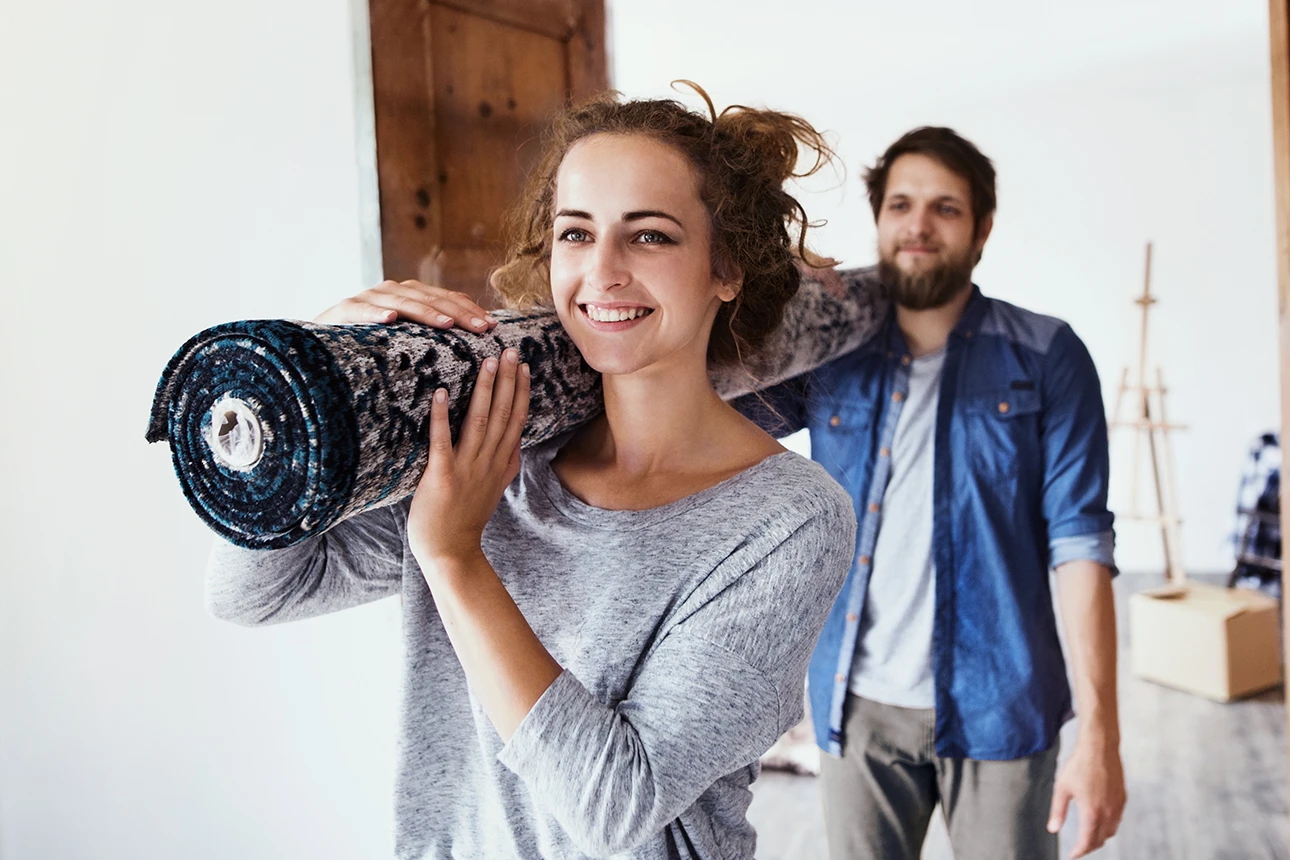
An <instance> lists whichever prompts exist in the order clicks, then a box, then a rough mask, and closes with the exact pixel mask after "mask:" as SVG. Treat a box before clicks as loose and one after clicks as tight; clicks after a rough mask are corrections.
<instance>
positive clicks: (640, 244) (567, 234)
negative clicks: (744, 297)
mask: <svg viewBox="0 0 1290 860" xmlns="http://www.w3.org/2000/svg"><path fill="white" fill-rule="evenodd" d="M553 229H554V236H553V240H554V241H553V245H552V250H551V294H552V298H553V299H554V301H555V308H556V312H557V313H558V314H559V316H560V321H561V322H562V323H563V324H564V327H565V329H566V330H567V331H568V332H569V335H570V336H571V337H572V338H573V341H574V343H575V344H577V346H578V349H579V350H581V351H582V354H583V357H585V358H586V360H587V363H588V364H590V365H591V366H592V367H593V368H595V369H596V370H598V371H600V372H601V373H605V374H613V375H619V374H631V373H636V372H638V371H641V370H644V369H646V368H650V369H671V368H682V367H687V366H690V365H693V364H697V366H698V367H700V368H702V367H706V359H707V347H708V338H709V336H710V334H711V331H712V323H713V320H714V319H715V318H716V314H717V309H718V308H719V307H720V305H721V302H722V301H729V300H730V299H732V298H734V294H735V288H734V287H733V286H732V285H730V284H726V283H722V282H720V281H718V280H716V279H715V278H714V277H713V275H712V259H711V254H710V243H711V233H712V228H711V222H710V219H709V215H708V211H707V208H706V207H705V206H704V205H703V201H702V200H700V199H699V176H698V174H697V172H696V171H695V169H694V168H693V167H692V166H691V165H690V163H689V161H688V160H687V159H686V157H685V156H684V155H682V154H681V153H680V152H679V151H677V150H676V149H674V148H673V147H671V146H668V145H667V144H665V143H660V142H659V141H657V140H655V139H653V138H650V137H646V136H644V135H626V134H598V135H593V136H592V137H589V138H586V139H584V140H581V141H579V142H578V143H577V144H575V145H574V146H573V147H572V148H571V149H570V150H569V152H568V153H567V154H566V155H565V157H564V161H563V162H561V164H560V170H559V172H558V173H557V175H556V193H555V223H554V228H553Z"/></svg>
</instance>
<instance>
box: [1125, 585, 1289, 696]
mask: <svg viewBox="0 0 1290 860" xmlns="http://www.w3.org/2000/svg"><path fill="white" fill-rule="evenodd" d="M1277 605H1278V604H1277V601H1276V600H1274V599H1272V598H1271V597H1268V596H1267V595H1266V594H1261V593H1259V592H1257V591H1250V590H1248V589H1239V588H1222V587H1219V586H1216V585H1208V584H1205V583H1200V582H1188V583H1186V584H1185V585H1167V586H1164V587H1163V588H1154V589H1151V590H1149V591H1141V592H1138V593H1137V594H1134V595H1132V596H1130V597H1129V631H1130V634H1131V636H1132V639H1131V645H1130V649H1129V650H1130V655H1131V660H1132V664H1133V673H1134V674H1135V675H1137V676H1138V677H1140V678H1145V679H1146V680H1148V681H1155V682H1157V683H1160V684H1165V685H1166V686H1169V687H1176V688H1177V689H1179V690H1185V691H1187V692H1189V693H1195V694H1196V695H1198V696H1204V697H1206V698H1209V699H1215V700H1217V701H1220V702H1227V701H1230V700H1232V699H1235V698H1239V697H1241V696H1247V695H1249V694H1251V693H1257V692H1258V691H1260V690H1266V689H1268V688H1269V687H1275V686H1276V685H1277V684H1279V683H1281V637H1280V620H1279V617H1278V612H1277Z"/></svg>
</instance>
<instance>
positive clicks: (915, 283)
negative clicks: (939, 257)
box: [878, 249, 976, 311]
mask: <svg viewBox="0 0 1290 860" xmlns="http://www.w3.org/2000/svg"><path fill="white" fill-rule="evenodd" d="M974 256H975V254H974V252H973V251H972V250H971V249H969V250H968V252H967V253H966V254H964V255H963V256H961V257H955V258H951V259H947V260H943V261H942V262H939V263H937V264H936V265H935V266H933V267H932V268H930V269H925V270H923V271H921V272H915V273H912V274H911V273H909V272H906V271H904V270H903V269H901V268H900V267H899V266H897V265H896V259H895V257H894V256H890V257H889V256H887V255H886V254H884V253H883V252H882V251H879V252H878V279H879V280H880V281H882V284H883V286H885V287H886V288H887V291H888V294H889V295H890V296H891V300H892V301H893V302H895V303H896V304H898V305H900V306H901V307H903V308H905V309H907V310H911V311H926V310H931V309H932V308H939V307H943V306H944V305H947V304H949V302H950V301H951V300H952V299H953V298H954V297H955V296H957V295H958V294H959V292H960V291H961V290H962V289H963V288H964V287H966V286H967V285H968V283H969V282H970V281H971V279H972V269H974V268H975V267H976V261H975V260H974V259H973V257H974Z"/></svg>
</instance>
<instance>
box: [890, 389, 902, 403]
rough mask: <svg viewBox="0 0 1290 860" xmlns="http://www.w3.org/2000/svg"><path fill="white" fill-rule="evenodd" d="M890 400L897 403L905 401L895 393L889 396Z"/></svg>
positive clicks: (900, 394)
mask: <svg viewBox="0 0 1290 860" xmlns="http://www.w3.org/2000/svg"><path fill="white" fill-rule="evenodd" d="M891 399H892V400H894V401H896V402H897V403H899V402H900V401H902V400H904V399H905V395H904V394H902V393H901V392H899V391H897V392H896V393H895V394H893V395H891Z"/></svg>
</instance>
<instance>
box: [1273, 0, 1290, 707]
mask: <svg viewBox="0 0 1290 860" xmlns="http://www.w3.org/2000/svg"><path fill="white" fill-rule="evenodd" d="M1268 32H1269V37H1270V43H1271V51H1272V158H1273V176H1274V181H1275V184H1276V234H1277V244H1276V248H1277V308H1278V323H1279V328H1278V331H1279V333H1280V353H1279V354H1280V357H1281V444H1282V446H1283V447H1282V451H1284V450H1285V448H1284V446H1285V445H1286V443H1287V441H1290V0H1268ZM1282 477H1283V480H1282V482H1281V536H1282V548H1283V549H1282V557H1283V558H1284V557H1285V551H1284V547H1285V541H1286V538H1287V537H1290V497H1288V496H1287V492H1286V481H1285V480H1284V467H1283V472H1282ZM1281 583H1282V587H1281V601H1282V603H1281V609H1282V622H1283V623H1284V624H1285V636H1284V643H1285V648H1286V654H1285V658H1286V666H1290V611H1287V609H1288V607H1287V602H1286V601H1287V595H1288V594H1290V592H1288V591H1287V589H1286V587H1285V573H1284V572H1283V573H1282V576H1281ZM1287 731H1288V732H1290V709H1287Z"/></svg>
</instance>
